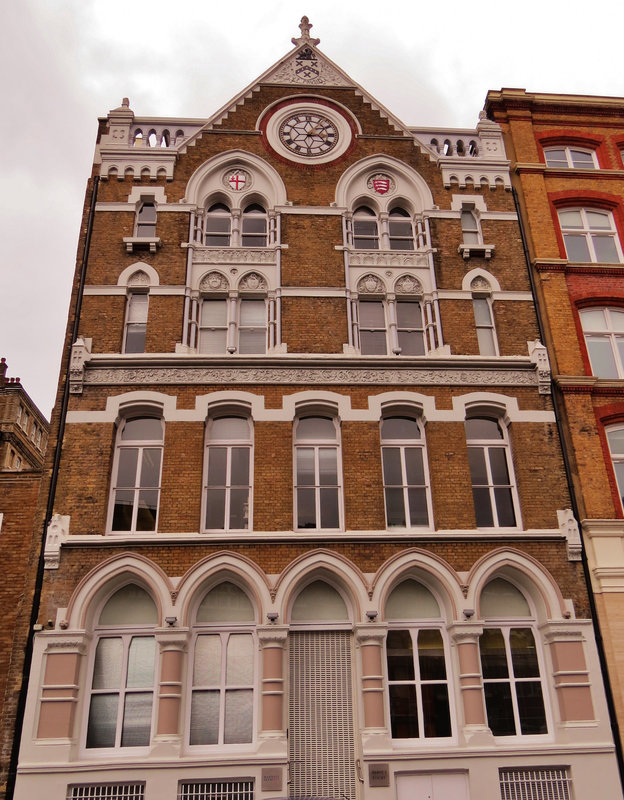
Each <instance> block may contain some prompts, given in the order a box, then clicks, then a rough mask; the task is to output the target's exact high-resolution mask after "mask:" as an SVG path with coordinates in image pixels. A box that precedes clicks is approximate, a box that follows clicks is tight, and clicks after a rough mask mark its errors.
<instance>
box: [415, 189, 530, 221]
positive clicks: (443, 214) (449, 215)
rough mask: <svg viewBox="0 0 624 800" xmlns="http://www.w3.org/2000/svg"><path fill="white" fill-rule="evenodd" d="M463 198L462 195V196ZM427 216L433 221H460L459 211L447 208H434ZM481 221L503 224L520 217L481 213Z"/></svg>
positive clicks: (499, 213) (487, 212) (493, 212)
mask: <svg viewBox="0 0 624 800" xmlns="http://www.w3.org/2000/svg"><path fill="white" fill-rule="evenodd" d="M460 197H461V195H460ZM425 216H426V217H429V218H431V219H459V218H460V212H459V211H449V209H446V208H434V209H431V210H427V211H426V212H425ZM479 219H480V220H484V219H486V220H499V221H501V222H516V221H517V220H518V215H517V214H516V212H515V211H480V212H479Z"/></svg>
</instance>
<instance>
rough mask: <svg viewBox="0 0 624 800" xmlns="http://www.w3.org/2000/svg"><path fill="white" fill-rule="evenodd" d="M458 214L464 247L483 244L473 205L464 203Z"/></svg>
mask: <svg viewBox="0 0 624 800" xmlns="http://www.w3.org/2000/svg"><path fill="white" fill-rule="evenodd" d="M459 213H460V221H461V229H462V242H463V243H464V244H465V245H468V246H470V245H475V244H483V235H482V233H481V223H480V220H479V217H478V216H477V213H476V210H475V207H474V203H464V204H463V205H462V208H461V211H460V212H459Z"/></svg>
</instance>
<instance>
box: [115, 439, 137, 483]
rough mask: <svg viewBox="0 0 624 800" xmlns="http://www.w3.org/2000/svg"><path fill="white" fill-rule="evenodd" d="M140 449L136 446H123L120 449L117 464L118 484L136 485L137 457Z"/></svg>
mask: <svg viewBox="0 0 624 800" xmlns="http://www.w3.org/2000/svg"><path fill="white" fill-rule="evenodd" d="M138 455H139V451H138V449H137V448H135V447H122V448H121V449H120V450H119V463H118V466H117V486H119V487H123V486H136V483H135V481H136V472H137V469H136V468H137V458H138Z"/></svg>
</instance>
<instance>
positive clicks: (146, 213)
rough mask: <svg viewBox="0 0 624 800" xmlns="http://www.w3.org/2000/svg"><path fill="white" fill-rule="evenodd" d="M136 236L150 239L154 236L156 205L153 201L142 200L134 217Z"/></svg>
mask: <svg viewBox="0 0 624 800" xmlns="http://www.w3.org/2000/svg"><path fill="white" fill-rule="evenodd" d="M136 235H137V236H139V237H145V238H152V237H154V236H156V204H155V203H154V201H153V200H143V201H142V202H141V204H140V205H139V209H138V211H137V215H136Z"/></svg>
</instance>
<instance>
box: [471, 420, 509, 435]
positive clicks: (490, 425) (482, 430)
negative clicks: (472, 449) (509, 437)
mask: <svg viewBox="0 0 624 800" xmlns="http://www.w3.org/2000/svg"><path fill="white" fill-rule="evenodd" d="M465 426H466V438H468V439H502V438H503V432H502V431H501V429H500V426H499V424H498V422H496V420H495V419H488V418H487V417H472V418H471V419H467V420H466V423H465Z"/></svg>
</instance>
